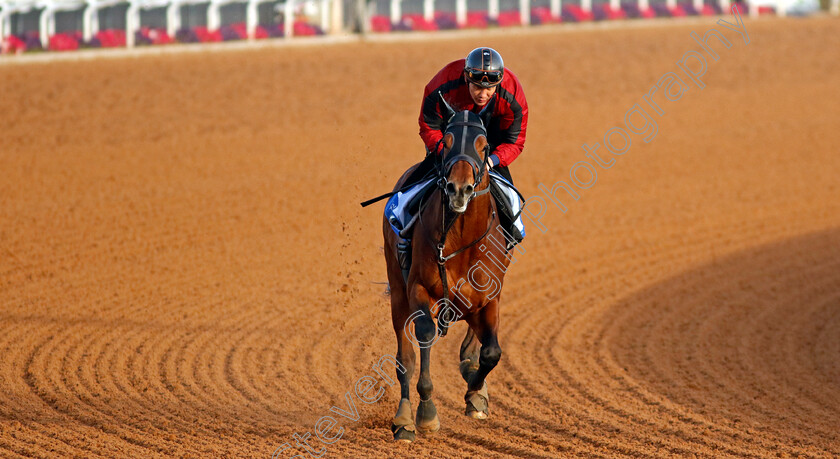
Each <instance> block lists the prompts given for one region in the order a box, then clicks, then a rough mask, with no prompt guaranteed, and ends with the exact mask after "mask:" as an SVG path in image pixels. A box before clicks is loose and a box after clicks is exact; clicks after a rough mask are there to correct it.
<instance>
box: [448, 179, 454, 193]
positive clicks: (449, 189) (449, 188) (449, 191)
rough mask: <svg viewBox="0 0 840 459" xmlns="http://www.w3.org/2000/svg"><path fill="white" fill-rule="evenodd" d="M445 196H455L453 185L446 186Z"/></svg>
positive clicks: (450, 183)
mask: <svg viewBox="0 0 840 459" xmlns="http://www.w3.org/2000/svg"><path fill="white" fill-rule="evenodd" d="M446 194H455V184H454V183H452V182H449V183H447V184H446Z"/></svg>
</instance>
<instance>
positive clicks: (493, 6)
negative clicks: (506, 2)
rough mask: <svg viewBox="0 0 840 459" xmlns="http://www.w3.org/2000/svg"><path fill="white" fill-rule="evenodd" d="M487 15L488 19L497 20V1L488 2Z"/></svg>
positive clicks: (489, 0)
mask: <svg viewBox="0 0 840 459" xmlns="http://www.w3.org/2000/svg"><path fill="white" fill-rule="evenodd" d="M487 15H488V16H490V19H499V0H488V3H487Z"/></svg>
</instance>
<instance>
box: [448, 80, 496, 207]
mask: <svg viewBox="0 0 840 459" xmlns="http://www.w3.org/2000/svg"><path fill="white" fill-rule="evenodd" d="M441 101H442V102H443V105H444V108H445V109H444V112H445V116H447V115H448V116H447V117H448V120H449V121H448V122H447V124H446V129H445V130H444V134H443V152H442V153H441V154H442V156H443V168H442V171H441V173H442V177H441V178H442V179H443V181H442V183H443V189H444V192H445V193H446V196H447V198H448V201H449V208H450V209H451V210H452V211H454V212H457V213H462V212H464V211H466V210H467V205H468V204H469V202H470V200H471V199H472V198H473V197H475V196H477V195H478V194H483V193H480V192H481V191H482V190H485V189H487V186H488V185H489V183H488V181H487V179H486V175H487V170H486V169H487V168H486V165H487V164H488V163H487V162H488V157H489V155H490V145H489V144H488V143H487V129H486V127H485V126H486V124H487V121H488V119H489V117H490V115H491V114H492V111H493V108H492V105H493V101H492V100H491V102H490V103H488V104H487V106H486V107H484V109H483V110H481V113H479V114H475V113H473V112H471V111H469V110H464V111H461V112H455V111H454V110H453V109H452V107H450V106H449V104H447V103H446V100H444V99H443V97H442V96H441ZM482 184H483V185H484V186H483V187H482Z"/></svg>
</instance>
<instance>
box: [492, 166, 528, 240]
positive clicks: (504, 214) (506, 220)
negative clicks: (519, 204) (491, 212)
mask: <svg viewBox="0 0 840 459" xmlns="http://www.w3.org/2000/svg"><path fill="white" fill-rule="evenodd" d="M490 183H491V184H490V194H491V195H493V198H494V199H495V200H496V209H498V211H499V224H500V225H501V227H502V229H504V230H505V233H506V234H505V239H506V240H507V249H508V250H510V249H512V248H513V246H515V245H516V244H519V243H520V242H522V239H524V238H523V236H522V233H520V232H519V228H517V227H516V224H515V223H516V219H515V218H514V217H513V210H512V209H511V208H510V203H508V201H507V197H506V196H505V195H504V194H503V193H502V190H501V188H499V186H498V185H496V184H495V183H493V182H490Z"/></svg>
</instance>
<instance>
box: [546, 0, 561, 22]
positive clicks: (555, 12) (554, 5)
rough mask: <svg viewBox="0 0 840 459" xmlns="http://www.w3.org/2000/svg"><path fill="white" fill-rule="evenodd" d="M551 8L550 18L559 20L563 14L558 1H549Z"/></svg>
mask: <svg viewBox="0 0 840 459" xmlns="http://www.w3.org/2000/svg"><path fill="white" fill-rule="evenodd" d="M549 7H550V8H551V16H552V17H553V18H557V19H559V18H560V15H561V14H563V5H562V4H561V3H560V0H551V3H550V6H549Z"/></svg>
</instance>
